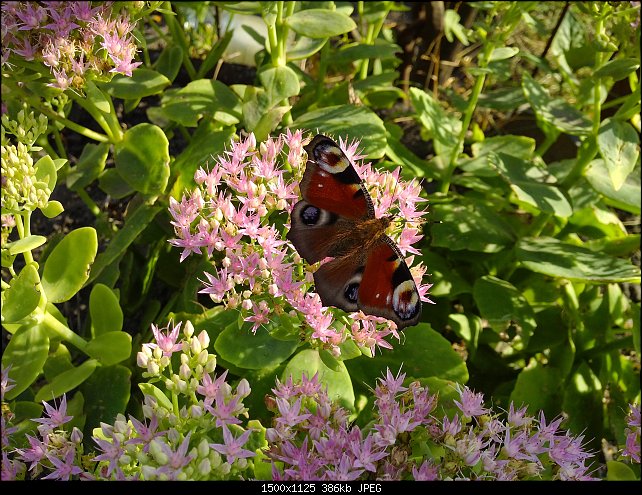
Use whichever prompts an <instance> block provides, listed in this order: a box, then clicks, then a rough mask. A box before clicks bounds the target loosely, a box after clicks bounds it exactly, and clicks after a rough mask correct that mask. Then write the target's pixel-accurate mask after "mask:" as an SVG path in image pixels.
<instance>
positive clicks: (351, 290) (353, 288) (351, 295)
mask: <svg viewBox="0 0 642 495" xmlns="http://www.w3.org/2000/svg"><path fill="white" fill-rule="evenodd" d="M343 295H344V296H345V298H346V299H347V300H348V301H350V302H351V303H356V302H357V298H358V297H359V284H357V283H352V284H348V285H347V286H346V288H345V291H344V292H343Z"/></svg>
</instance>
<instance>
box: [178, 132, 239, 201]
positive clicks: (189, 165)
mask: <svg viewBox="0 0 642 495" xmlns="http://www.w3.org/2000/svg"><path fill="white" fill-rule="evenodd" d="M233 136H234V128H233V127H226V128H225V129H223V130H219V129H218V124H217V123H216V122H214V121H212V120H203V121H202V122H201V123H200V124H199V126H198V127H197V128H196V131H195V132H194V134H192V139H191V140H190V142H189V144H188V145H187V147H186V148H185V149H184V150H183V151H182V152H181V154H180V155H178V157H176V160H175V161H174V162H173V163H172V174H175V173H178V174H179V176H178V178H177V179H176V182H175V183H174V185H173V186H172V194H171V195H172V196H173V197H175V198H179V197H180V196H181V195H182V193H183V191H184V190H186V189H188V190H192V189H193V188H194V187H196V182H195V181H194V173H195V172H196V170H198V168H199V167H200V166H201V165H202V164H203V162H205V161H207V159H208V158H210V157H211V156H216V155H219V154H221V153H222V152H223V151H224V150H225V147H226V146H228V145H229V144H230V142H231V140H232V137H233Z"/></svg>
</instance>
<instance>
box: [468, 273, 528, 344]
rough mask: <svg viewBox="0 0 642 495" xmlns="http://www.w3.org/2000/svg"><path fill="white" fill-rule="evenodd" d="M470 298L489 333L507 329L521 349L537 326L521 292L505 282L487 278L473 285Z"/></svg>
mask: <svg viewBox="0 0 642 495" xmlns="http://www.w3.org/2000/svg"><path fill="white" fill-rule="evenodd" d="M473 297H474V298H475V302H476V303H477V306H478V307H479V311H480V313H481V316H482V318H484V319H486V320H487V321H488V324H489V325H490V327H491V328H492V329H493V330H495V331H496V332H498V333H500V332H505V331H506V330H507V329H508V328H509V327H511V328H513V329H514V330H516V332H517V335H518V336H519V337H520V339H521V340H522V342H523V346H524V347H525V346H526V345H527V344H528V340H529V339H530V337H531V335H532V334H533V331H534V330H535V327H536V326H537V323H536V322H535V314H534V313H533V309H532V308H531V306H530V304H528V301H527V300H526V298H525V297H524V296H523V295H522V293H521V291H519V290H518V289H517V288H516V287H514V286H513V285H512V284H510V283H509V282H506V281H505V280H501V279H499V278H496V277H492V276H488V275H487V276H484V277H481V278H479V279H477V281H476V282H475V285H474V287H473Z"/></svg>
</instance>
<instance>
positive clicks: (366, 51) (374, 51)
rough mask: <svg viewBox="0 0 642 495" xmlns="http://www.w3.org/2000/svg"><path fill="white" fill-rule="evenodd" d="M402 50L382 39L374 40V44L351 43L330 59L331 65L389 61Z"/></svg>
mask: <svg viewBox="0 0 642 495" xmlns="http://www.w3.org/2000/svg"><path fill="white" fill-rule="evenodd" d="M401 51H402V50H401V48H400V47H399V45H397V44H395V43H391V42H389V41H386V40H383V39H376V40H375V42H374V44H369V43H351V44H349V45H343V46H342V47H341V48H340V49H339V50H338V51H337V52H336V54H334V55H333V56H332V58H331V59H330V62H331V63H335V64H340V63H347V62H356V61H358V60H366V59H375V58H378V59H381V60H391V59H394V58H396V54H397V53H400V52H401Z"/></svg>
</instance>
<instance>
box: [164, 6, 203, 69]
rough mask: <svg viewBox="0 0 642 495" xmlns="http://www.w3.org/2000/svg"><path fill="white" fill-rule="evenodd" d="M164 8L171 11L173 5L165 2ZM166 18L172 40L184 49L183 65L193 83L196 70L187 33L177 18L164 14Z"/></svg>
mask: <svg viewBox="0 0 642 495" xmlns="http://www.w3.org/2000/svg"><path fill="white" fill-rule="evenodd" d="M163 8H164V9H166V10H168V11H171V10H172V3H171V2H165V3H164V4H163ZM164 18H165V24H166V25H167V28H168V30H169V32H170V33H171V38H172V40H174V42H175V43H178V45H179V46H180V47H181V48H182V49H183V65H184V66H185V70H186V71H187V75H188V76H189V78H190V80H192V81H193V80H194V79H196V69H194V65H193V64H192V61H191V60H190V58H189V46H188V44H187V40H186V39H185V33H184V32H183V30H182V29H181V27H180V25H179V24H178V22H176V16H174V15H170V14H164Z"/></svg>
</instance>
